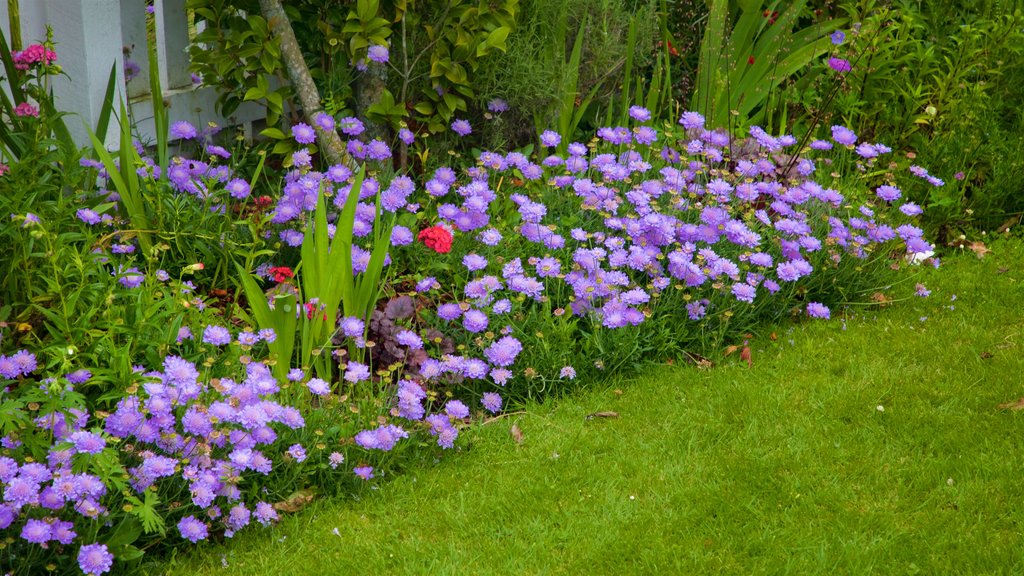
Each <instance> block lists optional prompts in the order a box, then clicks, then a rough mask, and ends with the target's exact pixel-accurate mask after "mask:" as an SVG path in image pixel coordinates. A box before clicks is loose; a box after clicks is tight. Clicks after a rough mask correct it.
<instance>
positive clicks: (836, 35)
mask: <svg viewBox="0 0 1024 576" xmlns="http://www.w3.org/2000/svg"><path fill="white" fill-rule="evenodd" d="M829 38H831V39H832V43H833V44H835V45H836V46H839V45H840V44H842V43H843V41H844V40H846V34H843V31H842V30H836V31H835V32H833V33H832V34H831V35H830V36H829Z"/></svg>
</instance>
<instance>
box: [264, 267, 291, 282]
mask: <svg viewBox="0 0 1024 576" xmlns="http://www.w3.org/2000/svg"><path fill="white" fill-rule="evenodd" d="M267 273H268V274H270V275H271V276H272V277H273V278H274V282H284V281H285V280H288V279H289V278H291V277H292V276H294V274H295V273H294V272H292V269H291V268H289V267H287V266H275V267H273V268H271V269H269V270H267Z"/></svg>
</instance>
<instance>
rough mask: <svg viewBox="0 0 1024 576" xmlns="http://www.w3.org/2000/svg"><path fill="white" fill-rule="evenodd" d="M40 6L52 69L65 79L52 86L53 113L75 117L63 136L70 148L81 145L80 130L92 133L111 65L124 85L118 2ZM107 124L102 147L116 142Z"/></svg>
mask: <svg viewBox="0 0 1024 576" xmlns="http://www.w3.org/2000/svg"><path fill="white" fill-rule="evenodd" d="M42 1H43V3H44V4H45V8H46V21H47V23H48V24H49V25H50V26H52V27H53V34H54V40H55V42H56V43H57V63H58V64H60V65H61V67H63V69H64V71H65V72H66V73H67V74H68V76H67V77H58V78H55V79H54V81H53V93H54V96H55V97H56V100H57V103H56V105H57V109H58V110H65V111H70V112H74V113H76V114H78V116H79V118H74V117H72V118H68V119H67V125H68V130H70V131H71V134H72V136H74V138H75V141H76V142H78V143H80V144H86V143H88V142H89V133H88V131H87V130H86V125H88V126H89V129H94V128H95V127H96V118H97V117H98V116H99V113H100V109H101V107H102V106H103V99H104V96H105V90H106V87H107V79H108V78H109V77H110V67H111V65H113V66H114V68H115V69H116V74H117V75H118V78H119V84H120V85H121V86H123V85H124V84H123V81H124V80H123V78H124V76H123V70H124V55H123V54H122V49H123V47H124V41H123V39H122V36H121V6H120V0H42ZM35 35H36V34H33V33H32V32H31V31H30V32H29V33H28V34H26V35H25V36H26V42H27V41H28V38H31V37H33V36H35ZM83 121H84V124H83ZM111 124H112V126H111V127H110V128H111V129H110V130H108V133H107V138H106V142H107V143H108V144H110V143H112V142H116V139H115V138H114V137H113V136H114V135H116V134H117V130H116V124H115V123H113V122H111ZM100 137H101V138H102V137H103V136H102V135H101V136H100Z"/></svg>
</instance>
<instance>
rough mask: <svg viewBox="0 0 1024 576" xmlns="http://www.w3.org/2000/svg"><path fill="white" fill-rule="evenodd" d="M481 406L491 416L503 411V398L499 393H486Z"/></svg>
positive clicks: (481, 400)
mask: <svg viewBox="0 0 1024 576" xmlns="http://www.w3.org/2000/svg"><path fill="white" fill-rule="evenodd" d="M480 404H481V405H483V407H484V408H485V409H486V410H487V411H488V412H490V413H491V414H497V413H498V412H499V411H501V396H500V395H499V394H498V393H497V392H484V395H483V398H481V399H480Z"/></svg>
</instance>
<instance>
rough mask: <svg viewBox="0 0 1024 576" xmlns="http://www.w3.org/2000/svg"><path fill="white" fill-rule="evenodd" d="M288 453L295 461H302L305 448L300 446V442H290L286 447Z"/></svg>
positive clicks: (304, 456) (304, 457)
mask: <svg viewBox="0 0 1024 576" xmlns="http://www.w3.org/2000/svg"><path fill="white" fill-rule="evenodd" d="M288 455H289V456H291V457H292V458H294V459H295V461H296V462H302V461H304V460H305V459H306V449H305V448H303V447H302V444H292V445H291V446H289V447H288Z"/></svg>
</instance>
